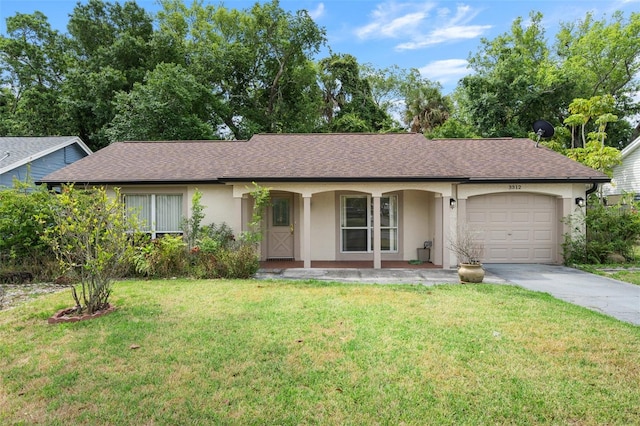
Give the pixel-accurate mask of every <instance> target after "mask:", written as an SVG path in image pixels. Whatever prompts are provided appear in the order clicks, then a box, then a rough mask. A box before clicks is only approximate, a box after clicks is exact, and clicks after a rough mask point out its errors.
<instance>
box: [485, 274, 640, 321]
mask: <svg viewBox="0 0 640 426" xmlns="http://www.w3.org/2000/svg"><path fill="white" fill-rule="evenodd" d="M484 268H485V270H486V271H487V272H488V273H490V274H491V275H495V276H497V277H499V278H501V279H503V280H504V281H506V282H509V283H513V284H516V285H519V286H520V287H523V288H526V289H528V290H533V291H541V292H544V293H549V294H550V295H552V296H553V297H555V298H558V299H561V300H565V301H567V302H570V303H573V304H575V305H579V306H584V307H585V308H589V309H591V310H594V311H597V312H600V313H603V314H605V315H610V316H612V317H614V318H617V319H619V320H621V321H625V322H629V323H631V324H636V325H640V286H638V285H634V284H629V283H625V282H622V281H618V280H614V279H611V278H606V277H602V276H599V275H594V274H590V273H587V272H583V271H579V270H577V269H572V268H567V267H565V266H557V265H539V264H534V265H525V264H518V265H512V264H495V263H494V264H486V265H484ZM485 282H489V280H487V279H486V278H485Z"/></svg>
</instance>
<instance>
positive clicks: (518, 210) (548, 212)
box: [467, 193, 558, 263]
mask: <svg viewBox="0 0 640 426" xmlns="http://www.w3.org/2000/svg"><path fill="white" fill-rule="evenodd" d="M467 222H468V223H469V225H470V226H472V229H474V230H479V231H481V232H480V234H481V235H479V238H480V239H482V240H483V241H484V242H485V246H486V248H485V256H484V260H483V261H484V262H487V263H491V262H493V263H545V262H554V261H555V253H556V252H557V228H558V223H557V219H556V199H555V198H554V197H551V196H546V195H540V194H529V193H502V194H490V195H483V196H477V197H470V198H469V199H468V201H467Z"/></svg>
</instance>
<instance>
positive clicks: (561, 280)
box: [256, 264, 640, 325]
mask: <svg viewBox="0 0 640 426" xmlns="http://www.w3.org/2000/svg"><path fill="white" fill-rule="evenodd" d="M484 266H485V270H486V275H485V279H484V282H486V283H494V284H515V285H518V286H520V287H523V288H526V289H528V290H533V291H540V292H544V293H549V294H550V295H552V296H553V297H556V298H558V299H561V300H564V301H567V302H570V303H574V304H576V305H579V306H583V307H586V308H588V309H591V310H594V311H597V312H600V313H603V314H606V315H610V316H612V317H614V318H617V319H619V320H621V321H625V322H629V323H632V324H636V325H640V286H637V285H634V284H628V283H624V282H622V281H617V280H613V279H611V278H606V277H601V276H598V275H594V274H589V273H587V272H582V271H579V270H577V269H572V268H567V267H564V266H558V265H540V264H533V265H526V264H517V265H514V264H487V265H484ZM256 278H258V279H292V280H294V279H295V280H322V281H336V282H348V283H363V284H422V285H433V284H439V283H457V282H459V280H458V273H457V271H456V270H453V269H402V268H398V269H395V268H390V269H370V268H367V269H359V268H327V269H324V268H312V269H304V268H271V269H267V268H263V269H260V270H259V271H258V273H257V274H256Z"/></svg>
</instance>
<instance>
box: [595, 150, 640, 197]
mask: <svg viewBox="0 0 640 426" xmlns="http://www.w3.org/2000/svg"><path fill="white" fill-rule="evenodd" d="M603 193H604V195H605V196H607V201H608V202H609V203H610V204H612V203H616V202H618V201H619V200H620V196H621V195H622V194H625V193H629V194H640V138H637V139H635V140H634V141H633V142H632V143H631V144H629V146H627V147H626V148H625V149H623V150H622V164H619V165H617V166H615V167H614V168H613V176H612V180H611V183H610V184H605V185H604V186H603Z"/></svg>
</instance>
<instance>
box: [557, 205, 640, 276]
mask: <svg viewBox="0 0 640 426" xmlns="http://www.w3.org/2000/svg"><path fill="white" fill-rule="evenodd" d="M590 201H591V202H590V204H589V206H588V208H587V213H586V215H585V214H582V213H575V214H573V215H571V216H570V217H569V218H568V219H567V223H569V224H570V225H571V226H572V227H574V228H575V229H581V228H582V227H583V226H586V234H585V236H580V237H577V238H576V237H571V236H570V235H565V241H564V243H563V244H562V248H563V256H564V259H565V264H600V263H606V262H607V256H608V255H610V254H613V253H616V254H619V255H622V256H624V258H625V259H627V260H633V258H634V254H633V249H634V246H635V245H636V244H637V243H638V238H639V237H640V213H639V212H638V207H639V205H638V203H635V204H633V203H632V204H625V205H615V206H605V205H603V204H601V203H600V202H598V201H597V198H594V197H592V199H591V200H590Z"/></svg>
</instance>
